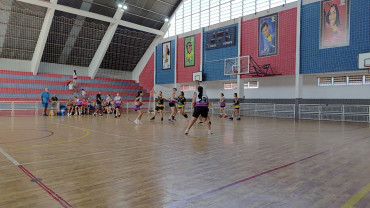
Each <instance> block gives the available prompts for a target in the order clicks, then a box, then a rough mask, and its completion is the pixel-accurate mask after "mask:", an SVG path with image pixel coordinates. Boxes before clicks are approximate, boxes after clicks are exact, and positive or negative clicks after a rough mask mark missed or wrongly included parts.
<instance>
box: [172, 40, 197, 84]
mask: <svg viewBox="0 0 370 208" xmlns="http://www.w3.org/2000/svg"><path fill="white" fill-rule="evenodd" d="M184 41H185V38H179V39H177V57H176V60H177V61H176V62H177V63H176V64H177V65H176V68H177V70H176V71H177V74H176V80H177V83H185V82H193V72H199V71H200V58H201V57H200V46H201V45H200V43H201V34H200V33H198V34H196V35H195V45H196V48H195V66H192V67H184V53H185V48H184Z"/></svg>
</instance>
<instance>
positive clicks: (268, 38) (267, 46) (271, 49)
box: [261, 22, 276, 55]
mask: <svg viewBox="0 0 370 208" xmlns="http://www.w3.org/2000/svg"><path fill="white" fill-rule="evenodd" d="M261 32H262V33H263V36H264V41H263V50H261V54H262V55H268V54H274V53H275V50H276V47H275V35H273V34H271V33H270V26H269V24H268V23H267V22H263V23H262V27H261Z"/></svg>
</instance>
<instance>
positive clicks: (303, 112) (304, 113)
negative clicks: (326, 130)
mask: <svg viewBox="0 0 370 208" xmlns="http://www.w3.org/2000/svg"><path fill="white" fill-rule="evenodd" d="M369 114H370V105H323V104H300V105H299V119H311V120H331V121H353V122H370V120H369V118H370V115H369Z"/></svg>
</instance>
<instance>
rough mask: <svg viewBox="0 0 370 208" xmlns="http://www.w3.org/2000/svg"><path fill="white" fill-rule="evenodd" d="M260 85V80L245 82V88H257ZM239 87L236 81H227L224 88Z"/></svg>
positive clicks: (232, 88)
mask: <svg viewBox="0 0 370 208" xmlns="http://www.w3.org/2000/svg"><path fill="white" fill-rule="evenodd" d="M258 87H259V83H258V81H249V82H245V83H244V89H256V88H258ZM236 89H238V84H237V83H236V82H231V83H225V84H224V90H236Z"/></svg>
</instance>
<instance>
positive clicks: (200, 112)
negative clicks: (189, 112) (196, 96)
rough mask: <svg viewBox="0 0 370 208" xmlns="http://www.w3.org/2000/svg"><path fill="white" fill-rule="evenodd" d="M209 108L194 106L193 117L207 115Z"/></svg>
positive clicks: (205, 116)
mask: <svg viewBox="0 0 370 208" xmlns="http://www.w3.org/2000/svg"><path fill="white" fill-rule="evenodd" d="M208 111H209V108H208V107H207V106H196V107H195V108H194V112H193V117H194V118H198V117H199V115H201V116H202V117H203V118H207V117H208Z"/></svg>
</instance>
